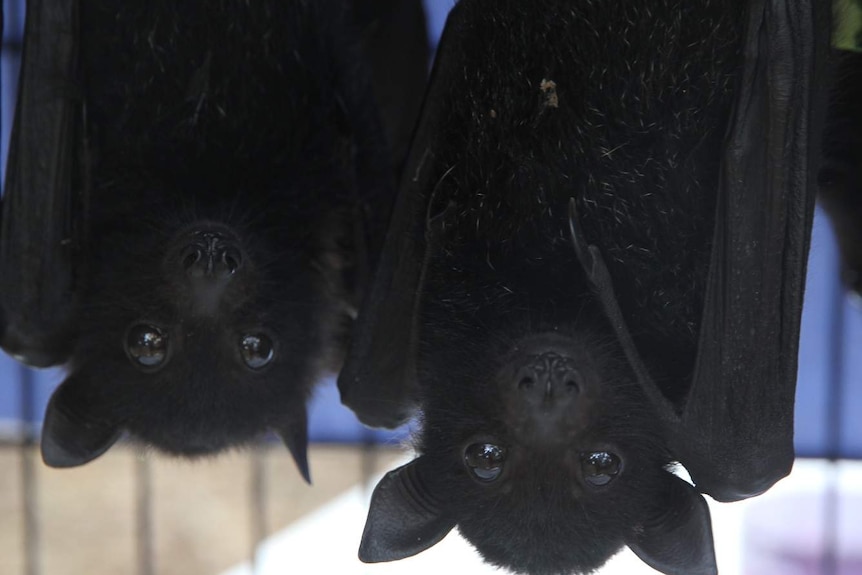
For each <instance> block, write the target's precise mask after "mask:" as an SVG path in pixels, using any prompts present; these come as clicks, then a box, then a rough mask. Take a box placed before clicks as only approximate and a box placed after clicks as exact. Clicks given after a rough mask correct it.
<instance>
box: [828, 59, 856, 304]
mask: <svg viewBox="0 0 862 575" xmlns="http://www.w3.org/2000/svg"><path fill="white" fill-rule="evenodd" d="M833 56H834V64H833V65H834V67H835V72H834V80H833V85H832V88H831V90H830V101H829V111H828V114H827V120H826V129H825V131H824V135H823V158H824V159H823V166H822V167H821V169H820V173H819V180H818V182H819V196H818V198H819V200H820V202H821V204H822V206H823V208H824V209H825V210H826V213H827V214H828V215H829V218H830V220H831V221H832V226H833V228H834V230H835V232H836V237H837V240H838V249H839V252H840V253H841V261H842V264H841V268H842V269H841V272H842V274H841V275H842V279H843V280H844V284H845V285H846V286H847V287H848V288H849V289H850V290H851V292H852V293H854V294H856V295H857V296H862V112H860V110H859V105H858V103H859V101H860V99H859V98H860V97H862V53H860V52H852V51H845V50H834V51H833Z"/></svg>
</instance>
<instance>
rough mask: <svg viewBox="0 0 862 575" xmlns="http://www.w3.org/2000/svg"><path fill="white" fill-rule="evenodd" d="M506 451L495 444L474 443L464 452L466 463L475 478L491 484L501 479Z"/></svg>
mask: <svg viewBox="0 0 862 575" xmlns="http://www.w3.org/2000/svg"><path fill="white" fill-rule="evenodd" d="M505 461H506V450H505V449H504V448H502V447H500V446H497V445H494V444H493V443H474V444H472V445H469V446H468V447H467V449H465V450H464V463H466V464H467V469H469V470H470V472H471V473H472V474H473V477H475V478H476V479H478V480H479V481H481V482H482V483H490V482H492V481H494V480H496V479H497V478H498V477H500V474H501V473H502V472H503V463H505Z"/></svg>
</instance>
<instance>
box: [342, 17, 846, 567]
mask: <svg viewBox="0 0 862 575" xmlns="http://www.w3.org/2000/svg"><path fill="white" fill-rule="evenodd" d="M826 12H828V7H827V8H826V9H824V7H822V6H819V5H815V3H808V2H797V3H792V4H785V3H779V2H772V1H769V0H767V1H763V2H761V1H752V2H736V3H727V2H724V3H719V2H712V1H709V0H698V1H696V2H679V1H676V0H661V1H656V2H650V3H649V4H647V5H645V4H637V3H631V2H567V1H564V0H540V1H537V2H529V3H525V2H516V1H514V0H495V1H491V0H462V1H461V2H459V3H458V4H457V5H456V6H455V7H454V9H453V11H452V12H451V13H450V15H449V18H448V20H447V22H446V27H445V30H444V33H443V37H442V40H441V44H440V49H439V51H438V56H437V59H436V61H435V65H434V70H433V72H432V77H431V81H430V86H429V89H428V92H427V94H426V99H425V102H424V105H423V111H422V115H421V119H420V122H419V125H418V128H417V131H416V135H415V138H414V140H413V144H412V149H411V153H410V157H409V159H408V163H407V168H406V170H405V174H404V178H403V179H402V181H401V186H400V190H399V195H398V199H397V202H396V206H395V208H394V213H393V217H392V222H391V225H390V229H389V232H388V236H387V240H386V244H385V247H384V250H383V253H382V255H381V259H380V265H379V267H378V270H377V272H376V274H375V277H374V281H373V284H372V287H371V289H370V292H369V295H368V297H367V298H366V300H365V303H364V306H363V308H362V309H361V310H360V315H359V320H358V323H357V325H356V328H355V331H354V338H353V340H352V342H351V346H350V350H349V351H348V355H347V360H346V362H345V365H344V367H343V368H342V371H341V373H340V376H339V388H340V391H341V397H342V402H343V403H345V404H346V405H347V406H349V407H350V408H351V409H353V410H354V412H356V414H357V416H358V417H359V418H360V420H362V421H363V422H364V423H366V424H368V425H372V426H383V427H391V426H394V425H397V424H399V423H401V422H402V421H404V420H405V419H407V418H408V417H410V416H411V415H412V414H414V413H418V418H419V422H420V429H419V432H418V437H417V438H416V442H415V443H416V449H417V452H418V455H417V457H416V458H415V459H414V460H413V461H412V462H410V463H408V464H407V465H405V466H403V467H401V468H399V469H396V470H394V471H391V472H390V473H388V474H387V475H386V476H385V477H384V478H383V479H382V480H381V481H380V483H379V484H378V485H377V487H376V488H375V491H374V494H373V497H372V500H371V506H370V510H369V513H368V518H367V521H366V525H365V530H364V532H363V535H362V541H361V544H360V549H359V558H360V559H361V560H363V561H366V562H379V561H392V560H397V559H401V558H404V557H408V556H411V555H415V554H417V553H420V552H422V551H423V550H425V549H428V548H429V547H431V546H433V545H434V544H435V543H437V542H438V541H440V540H441V539H442V538H443V537H445V536H446V534H447V533H448V532H449V531H450V530H451V529H453V528H455V527H457V528H458V530H459V531H460V533H461V534H462V535H463V536H464V537H465V538H466V539H467V540H468V541H470V542H471V543H472V544H473V546H474V547H475V548H476V549H477V550H478V552H479V553H480V554H481V555H482V557H483V558H484V559H485V560H486V561H487V562H489V563H491V564H494V565H497V566H500V567H504V568H507V569H510V570H512V571H514V572H517V573H529V574H533V575H546V574H547V575H551V574H554V575H555V574H559V573H587V572H591V571H593V570H594V569H596V568H598V567H599V566H600V565H602V564H603V563H604V562H605V561H606V560H607V559H608V557H610V556H611V555H612V554H614V553H615V552H616V551H618V550H619V549H620V548H622V547H623V546H628V547H629V548H631V549H632V550H633V551H634V552H635V553H636V554H637V555H638V556H639V557H640V558H641V559H642V560H643V561H644V562H645V563H647V564H648V565H650V566H651V567H653V568H655V569H657V570H658V571H661V572H663V573H667V574H682V573H685V574H702V573H715V572H716V563H715V554H714V548H713V541H712V530H711V521H710V516H709V511H708V508H707V504H706V501H705V499H704V497H703V495H702V494H708V495H710V496H712V497H713V498H715V499H717V500H719V501H734V500H738V499H742V498H746V497H751V496H755V495H758V494H760V493H762V492H764V491H765V490H767V489H768V488H769V487H770V486H771V485H773V484H774V483H775V482H776V481H777V480H779V479H780V478H781V477H783V476H784V475H786V474H787V473H788V472H789V470H790V468H791V466H792V462H793V442H792V430H793V400H794V388H795V378H796V352H797V345H798V336H799V320H800V313H801V307H802V293H803V288H804V278H805V268H806V256H807V251H808V244H809V234H810V227H811V220H812V210H813V197H814V196H813V190H814V189H815V187H816V180H815V178H814V175H815V174H816V168H817V159H818V158H817V156H818V154H816V153H814V151H813V150H814V148H815V147H816V146H812V139H814V138H817V137H818V128H819V127H820V126H822V118H823V115H824V111H823V110H824V98H823V96H822V94H821V90H820V89H819V86H820V85H821V83H820V82H819V80H820V79H821V76H822V74H823V66H822V63H823V60H824V58H825V54H826V52H827V48H828V29H829V15H828V13H826ZM675 465H681V466H683V467H684V468H685V469H686V470H687V471H688V473H689V474H690V476H691V478H692V482H693V484H692V483H689V482H687V481H684V480H683V479H681V478H680V477H678V476H677V475H676V474H675V473H673V472H672V471H673V469H674V466H675Z"/></svg>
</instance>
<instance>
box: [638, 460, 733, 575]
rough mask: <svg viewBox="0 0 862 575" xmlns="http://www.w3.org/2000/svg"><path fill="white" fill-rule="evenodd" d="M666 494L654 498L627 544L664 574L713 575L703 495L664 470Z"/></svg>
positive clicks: (708, 529) (707, 519)
mask: <svg viewBox="0 0 862 575" xmlns="http://www.w3.org/2000/svg"><path fill="white" fill-rule="evenodd" d="M667 475H668V485H667V491H666V493H667V496H666V497H664V498H661V499H662V500H661V501H657V502H656V508H655V509H656V512H655V515H654V516H653V517H651V518H649V519H648V520H647V521H646V522H645V523H644V524H643V525H641V526H639V528H638V530H637V532H636V533H635V535H633V537H632V538H631V540H630V541H628V546H629V548H630V549H631V550H632V551H634V552H635V554H636V555H637V556H638V557H640V558H641V560H643V561H644V563H646V564H647V565H649V566H650V567H652V568H653V569H656V570H658V571H661V572H662V573H665V575H715V574H717V573H718V568H717V567H716V564H715V548H714V545H713V541H712V521H711V520H710V516H709V507H707V504H706V500H705V499H704V498H703V496H702V495H701V494H700V493H699V492H698V491H697V490H696V489H695V488H694V487H692V486H691V485H690V484H688V483H686V482H685V481H683V480H682V479H680V478H679V477H677V476H675V475H673V474H671V473H668V474H667Z"/></svg>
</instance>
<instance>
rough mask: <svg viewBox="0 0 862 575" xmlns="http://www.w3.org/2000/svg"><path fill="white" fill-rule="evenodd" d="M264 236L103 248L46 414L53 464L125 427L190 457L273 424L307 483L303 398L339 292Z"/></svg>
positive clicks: (233, 231) (243, 233)
mask: <svg viewBox="0 0 862 575" xmlns="http://www.w3.org/2000/svg"><path fill="white" fill-rule="evenodd" d="M263 235H264V236H265V237H261V234H255V233H253V231H251V232H250V231H247V230H243V229H239V228H235V227H232V226H227V225H224V224H220V223H214V222H211V221H203V222H196V223H193V224H191V225H187V226H183V227H182V228H180V229H179V230H178V231H176V232H175V233H172V234H170V235H169V236H168V237H166V238H165V240H164V241H163V242H161V243H159V242H157V241H155V240H153V243H152V244H150V245H147V246H145V247H146V248H149V249H142V248H139V247H136V249H135V250H134V251H132V250H124V251H121V252H118V253H120V255H117V256H113V254H114V253H115V252H114V251H113V250H105V252H106V253H107V254H109V255H111V259H110V260H108V261H104V262H100V265H99V269H98V270H97V271H96V272H95V273H94V276H95V280H94V282H93V283H94V285H93V287H92V289H91V291H90V292H89V293H88V295H87V307H86V310H87V311H86V312H85V313H83V314H82V318H81V326H80V332H81V333H80V336H79V338H78V339H79V341H78V346H77V351H76V354H75V356H74V358H73V361H72V363H71V365H70V374H69V376H68V378H67V379H66V381H64V382H63V384H62V385H61V386H60V388H59V389H58V390H57V391H56V392H55V394H54V397H53V398H52V400H51V403H50V405H49V407H48V411H47V414H46V423H45V433H44V437H43V441H42V452H43V456H44V459H45V461H46V463H48V464H49V465H52V466H60V467H67V466H73V465H80V464H83V463H86V462H87V461H89V460H91V459H93V458H95V457H97V456H99V455H101V453H103V452H104V451H105V450H107V449H108V448H109V447H110V445H111V444H112V443H113V442H114V441H116V439H117V438H118V437H119V436H120V434H121V432H122V431H128V432H129V433H130V435H131V436H132V438H133V439H136V440H139V441H141V442H143V443H145V444H146V445H149V446H152V447H155V448H157V449H159V450H161V451H164V452H167V453H171V454H176V455H181V456H187V457H194V456H199V455H206V454H211V453H215V452H217V451H220V450H223V449H226V448H229V447H232V446H235V445H242V444H245V443H248V442H250V441H252V440H253V439H254V438H256V437H258V436H259V435H260V434H261V433H263V432H266V431H274V432H275V433H276V434H278V435H279V436H280V437H281V438H282V439H283V440H284V442H285V443H286V445H287V446H288V448H289V449H290V451H291V453H292V454H293V456H294V458H295V459H296V462H297V465H298V467H299V469H300V471H301V473H302V474H303V476H304V477H306V479H307V478H308V466H307V462H306V443H307V431H306V428H307V425H306V408H305V404H306V401H307V399H308V396H309V394H310V389H311V387H312V384H313V381H314V380H315V379H316V378H317V377H318V376H319V375H320V372H321V370H322V369H323V367H324V365H323V363H324V361H325V359H323V358H325V356H326V355H327V354H326V352H325V351H323V352H322V351H321V350H325V349H326V348H327V342H329V341H330V340H331V338H330V334H329V333H328V332H327V331H326V330H327V329H330V328H331V329H335V325H336V323H337V317H338V314H337V313H336V312H335V310H336V309H337V307H336V304H335V303H334V302H335V299H334V297H335V296H334V294H333V293H332V290H330V289H327V286H326V285H325V282H324V281H323V278H322V276H321V274H320V273H319V268H320V266H315V265H312V262H311V261H310V260H311V258H310V257H309V256H306V255H303V254H304V253H305V252H302V251H299V250H293V251H296V253H293V251H292V249H291V247H290V246H291V244H290V243H289V241H287V240H285V242H284V244H283V245H272V242H271V243H269V244H268V243H267V241H268V240H269V238H268V237H266V234H263ZM156 237H157V235H156ZM279 244H280V242H279ZM329 324H331V325H329ZM327 325H329V327H327Z"/></svg>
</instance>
